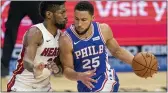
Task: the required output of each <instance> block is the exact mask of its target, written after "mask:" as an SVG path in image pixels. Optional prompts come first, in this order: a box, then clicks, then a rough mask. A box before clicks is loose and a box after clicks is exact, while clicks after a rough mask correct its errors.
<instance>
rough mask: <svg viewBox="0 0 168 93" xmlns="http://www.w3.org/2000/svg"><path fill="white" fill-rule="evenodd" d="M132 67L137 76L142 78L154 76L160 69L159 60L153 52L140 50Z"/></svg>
mask: <svg viewBox="0 0 168 93" xmlns="http://www.w3.org/2000/svg"><path fill="white" fill-rule="evenodd" d="M132 68H133V71H134V73H135V74H136V75H137V76H140V77H142V78H147V77H152V75H153V74H154V73H157V71H158V62H157V59H156V57H155V56H154V55H153V54H152V53H149V52H140V53H138V54H136V55H135V56H134V58H133V61H132Z"/></svg>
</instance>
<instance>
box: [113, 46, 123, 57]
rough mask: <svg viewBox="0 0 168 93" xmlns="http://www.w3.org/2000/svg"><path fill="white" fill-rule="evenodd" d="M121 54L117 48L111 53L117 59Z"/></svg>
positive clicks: (120, 50)
mask: <svg viewBox="0 0 168 93" xmlns="http://www.w3.org/2000/svg"><path fill="white" fill-rule="evenodd" d="M121 52H122V48H121V47H118V48H116V49H114V51H112V55H113V56H114V57H118V56H119V55H121Z"/></svg>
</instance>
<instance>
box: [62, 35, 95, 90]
mask: <svg viewBox="0 0 168 93" xmlns="http://www.w3.org/2000/svg"><path fill="white" fill-rule="evenodd" d="M71 43H72V42H71V41H70V40H69V38H68V37H67V36H66V35H63V36H61V38H60V41H59V45H60V59H61V62H62V65H63V73H64V75H65V77H66V78H68V79H70V80H74V81H79V80H80V81H82V83H83V84H85V85H86V86H87V87H88V88H89V89H91V88H94V86H93V84H92V83H91V82H97V81H96V80H94V79H92V78H91V77H92V76H94V75H95V71H96V70H91V71H86V72H76V71H75V70H74V65H73V55H72V49H73V47H72V44H71Z"/></svg>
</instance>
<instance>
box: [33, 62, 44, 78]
mask: <svg viewBox="0 0 168 93" xmlns="http://www.w3.org/2000/svg"><path fill="white" fill-rule="evenodd" d="M44 68H45V64H44V63H39V64H35V65H34V68H33V72H34V77H35V78H37V77H38V76H40V75H41V74H42V73H43V69H44Z"/></svg>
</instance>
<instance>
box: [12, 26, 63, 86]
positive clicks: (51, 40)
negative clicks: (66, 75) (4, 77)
mask: <svg viewBox="0 0 168 93" xmlns="http://www.w3.org/2000/svg"><path fill="white" fill-rule="evenodd" d="M33 26H35V27H37V28H38V29H39V30H40V31H41V32H42V35H43V43H42V44H41V45H40V46H39V47H38V48H37V52H36V56H35V59H34V62H36V63H41V62H43V63H44V64H47V62H48V61H53V60H54V58H56V57H57V56H58V53H59V51H58V49H59V45H58V39H59V37H60V34H61V31H60V30H58V31H57V35H56V36H55V37H54V36H53V35H52V34H51V33H50V32H49V31H48V30H47V29H46V28H45V27H44V25H43V23H39V24H36V25H33ZM24 51H25V48H24V47H23V49H22V51H21V53H20V57H19V60H18V63H17V69H16V70H15V71H14V74H13V77H14V79H13V80H14V81H16V82H21V83H23V84H26V85H28V86H29V85H30V86H33V87H37V88H43V87H45V86H48V85H49V84H50V83H49V76H50V75H51V71H50V70H48V68H44V70H43V74H42V75H41V76H40V77H38V78H36V79H35V78H34V75H33V73H31V72H29V71H28V70H27V69H24V68H23V57H25V56H24ZM10 82H12V79H11V81H10ZM10 82H9V84H10ZM11 85H14V84H12V83H11ZM10 87H12V86H10V85H9V88H10Z"/></svg>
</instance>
